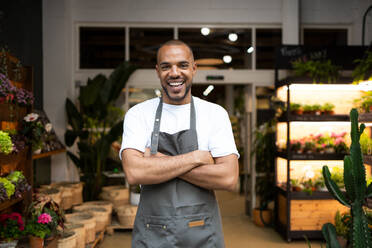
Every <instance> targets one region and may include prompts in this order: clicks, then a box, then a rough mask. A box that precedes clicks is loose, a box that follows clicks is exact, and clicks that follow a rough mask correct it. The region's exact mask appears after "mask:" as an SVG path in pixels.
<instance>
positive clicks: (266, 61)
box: [256, 28, 282, 69]
mask: <svg viewBox="0 0 372 248" xmlns="http://www.w3.org/2000/svg"><path fill="white" fill-rule="evenodd" d="M281 44H282V30H281V29H279V28H278V29H256V50H257V52H256V68H257V69H274V68H275V49H276V47H277V46H280V45H281Z"/></svg>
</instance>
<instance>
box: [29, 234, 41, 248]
mask: <svg viewBox="0 0 372 248" xmlns="http://www.w3.org/2000/svg"><path fill="white" fill-rule="evenodd" d="M28 238H29V243H30V247H31V248H43V247H44V239H42V238H39V237H36V236H29V237H28Z"/></svg>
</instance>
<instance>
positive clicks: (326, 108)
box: [321, 102, 335, 113]
mask: <svg viewBox="0 0 372 248" xmlns="http://www.w3.org/2000/svg"><path fill="white" fill-rule="evenodd" d="M334 108H335V105H334V104H332V103H330V102H326V103H324V104H323V105H322V106H321V110H322V111H323V112H325V113H327V112H332V111H333V109H334Z"/></svg>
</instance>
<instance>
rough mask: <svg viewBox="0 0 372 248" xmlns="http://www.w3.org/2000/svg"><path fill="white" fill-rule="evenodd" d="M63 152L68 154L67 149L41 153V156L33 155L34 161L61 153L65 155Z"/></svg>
mask: <svg viewBox="0 0 372 248" xmlns="http://www.w3.org/2000/svg"><path fill="white" fill-rule="evenodd" d="M63 152H66V149H59V150H54V151H50V152H44V153H40V154H33V155H32V159H34V160H35V159H39V158H45V157H49V156H52V155H55V154H59V153H63Z"/></svg>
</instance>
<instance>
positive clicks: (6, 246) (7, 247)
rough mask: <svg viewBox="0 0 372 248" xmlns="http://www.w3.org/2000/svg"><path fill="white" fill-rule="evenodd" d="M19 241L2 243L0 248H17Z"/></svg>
mask: <svg viewBox="0 0 372 248" xmlns="http://www.w3.org/2000/svg"><path fill="white" fill-rule="evenodd" d="M17 243H18V240H17V239H14V240H11V241H1V242H0V248H15V247H16V246H17Z"/></svg>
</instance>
